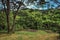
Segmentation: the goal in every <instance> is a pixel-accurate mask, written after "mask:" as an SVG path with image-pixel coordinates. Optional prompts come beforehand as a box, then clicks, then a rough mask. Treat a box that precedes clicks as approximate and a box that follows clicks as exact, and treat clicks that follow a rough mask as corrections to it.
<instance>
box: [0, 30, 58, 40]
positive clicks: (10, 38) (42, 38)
mask: <svg viewBox="0 0 60 40" xmlns="http://www.w3.org/2000/svg"><path fill="white" fill-rule="evenodd" d="M58 35H59V34H57V33H48V32H46V31H43V30H38V31H16V32H15V33H14V34H0V40H57V37H58Z"/></svg>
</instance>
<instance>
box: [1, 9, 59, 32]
mask: <svg viewBox="0 0 60 40" xmlns="http://www.w3.org/2000/svg"><path fill="white" fill-rule="evenodd" d="M10 13H11V14H10V25H11V26H12V20H13V19H12V16H13V15H12V11H11V12H10ZM0 17H1V18H0V27H1V26H2V27H1V28H0V30H7V27H6V26H7V25H6V16H5V14H3V13H2V12H0ZM59 28H60V10H46V11H39V10H32V9H26V10H21V11H19V13H18V15H17V17H16V22H15V30H22V29H36V30H52V31H54V32H58V31H59Z"/></svg>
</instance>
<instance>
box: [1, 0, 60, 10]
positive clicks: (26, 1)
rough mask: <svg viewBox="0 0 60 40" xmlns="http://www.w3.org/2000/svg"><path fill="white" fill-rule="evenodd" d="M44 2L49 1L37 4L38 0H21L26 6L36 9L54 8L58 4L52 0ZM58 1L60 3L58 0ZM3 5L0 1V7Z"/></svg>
mask: <svg viewBox="0 0 60 40" xmlns="http://www.w3.org/2000/svg"><path fill="white" fill-rule="evenodd" d="M16 1H19V0H16ZM45 1H46V2H49V3H46V4H44V5H43V6H41V5H37V4H38V2H39V0H37V1H34V2H33V3H28V0H23V3H24V4H25V5H26V8H29V9H38V10H47V9H48V8H49V9H51V8H56V7H57V6H58V5H60V4H56V3H55V2H53V0H52V1H51V0H45ZM58 2H59V3H60V0H58ZM2 6H3V5H1V3H0V9H2V8H3V7H2Z"/></svg>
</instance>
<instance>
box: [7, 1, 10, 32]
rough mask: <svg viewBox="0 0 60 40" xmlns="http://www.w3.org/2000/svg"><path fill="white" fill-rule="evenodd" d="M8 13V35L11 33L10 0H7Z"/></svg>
mask: <svg viewBox="0 0 60 40" xmlns="http://www.w3.org/2000/svg"><path fill="white" fill-rule="evenodd" d="M6 5H7V11H6V17H7V27H8V33H9V32H10V23H9V18H10V17H9V14H10V3H9V0H7V3H6Z"/></svg>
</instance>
